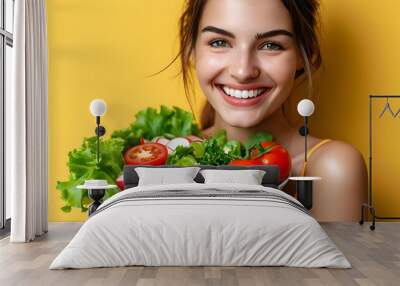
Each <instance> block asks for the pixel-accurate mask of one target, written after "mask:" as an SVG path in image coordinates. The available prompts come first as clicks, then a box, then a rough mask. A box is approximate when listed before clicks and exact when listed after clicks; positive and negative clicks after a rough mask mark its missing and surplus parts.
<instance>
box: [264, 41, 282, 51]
mask: <svg viewBox="0 0 400 286" xmlns="http://www.w3.org/2000/svg"><path fill="white" fill-rule="evenodd" d="M264 47H266V49H267V50H275V51H279V50H283V48H282V46H281V45H279V44H276V43H265V44H264V45H263V46H262V48H264Z"/></svg>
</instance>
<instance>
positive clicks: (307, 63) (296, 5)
mask: <svg viewBox="0 0 400 286" xmlns="http://www.w3.org/2000/svg"><path fill="white" fill-rule="evenodd" d="M281 1H282V3H283V5H285V7H286V9H287V10H288V11H289V14H290V17H291V19H292V23H293V28H294V37H295V41H296V43H297V46H298V47H299V49H300V52H301V55H302V58H303V62H304V68H302V69H301V70H298V71H296V75H295V78H298V77H300V76H301V75H303V74H306V78H307V80H308V92H309V94H312V73H313V72H314V71H316V70H318V68H319V67H320V66H321V64H322V57H321V51H320V44H319V41H318V31H319V29H318V24H319V21H318V16H319V0H302V1H298V0H281ZM206 3H207V0H185V6H184V11H183V14H182V16H181V18H180V20H179V39H180V41H179V42H180V51H179V53H178V55H177V56H176V57H175V58H174V60H173V61H172V62H171V63H170V64H169V65H168V66H167V67H166V68H168V67H169V66H170V65H171V64H172V63H173V62H175V60H176V59H177V58H178V57H180V59H181V74H182V79H183V84H184V88H185V94H186V98H187V99H188V102H189V104H190V107H191V108H192V98H191V94H193V75H192V69H191V67H192V63H191V55H192V51H193V50H194V47H195V45H196V40H197V35H198V30H199V24H200V19H201V16H202V13H203V10H204V7H205V4H206ZM163 70H165V69H163ZM282 108H284V106H283V105H282ZM192 111H193V108H192ZM214 119H215V110H214V108H213V107H212V106H211V104H210V103H209V102H208V101H207V102H206V104H205V106H204V108H203V110H202V113H201V116H200V124H201V128H202V129H206V128H208V127H210V126H212V125H213V124H214Z"/></svg>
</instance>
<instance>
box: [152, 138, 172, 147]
mask: <svg viewBox="0 0 400 286" xmlns="http://www.w3.org/2000/svg"><path fill="white" fill-rule="evenodd" d="M169 141H171V140H169V139H167V138H164V137H160V138H158V139H157V141H156V143H160V144H162V145H165V146H167V144H168V143H169Z"/></svg>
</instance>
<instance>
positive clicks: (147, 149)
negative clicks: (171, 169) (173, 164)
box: [124, 143, 168, 166]
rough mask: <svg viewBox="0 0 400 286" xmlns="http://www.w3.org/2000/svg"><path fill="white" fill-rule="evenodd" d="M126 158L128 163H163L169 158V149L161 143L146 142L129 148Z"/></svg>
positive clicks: (155, 164) (154, 164)
mask: <svg viewBox="0 0 400 286" xmlns="http://www.w3.org/2000/svg"><path fill="white" fill-rule="evenodd" d="M124 159H125V163H126V164H128V165H153V166H158V165H163V164H164V163H165V162H166V161H167V159H168V150H167V147H165V146H164V145H162V144H159V143H144V144H141V145H137V146H135V147H132V148H130V149H129V150H127V151H126V152H125V155H124Z"/></svg>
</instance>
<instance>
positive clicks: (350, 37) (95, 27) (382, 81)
mask: <svg viewBox="0 0 400 286" xmlns="http://www.w3.org/2000/svg"><path fill="white" fill-rule="evenodd" d="M182 3H183V0H169V1H161V0H146V1H144V0H142V1H139V0H135V1H131V0H114V1H105V0H85V1H81V0H47V14H48V40H49V136H50V137H49V144H50V150H49V157H50V158H49V160H50V161H49V164H50V168H49V220H51V221H80V220H84V219H85V218H86V214H83V213H80V211H73V212H72V213H69V214H64V213H63V212H61V211H60V207H62V206H63V203H62V201H61V199H60V195H59V192H58V191H57V190H56V188H55V186H56V181H57V180H65V179H66V178H67V176H68V173H67V167H66V162H67V154H68V152H69V151H70V150H72V149H73V148H76V147H79V146H80V144H81V142H82V138H83V137H85V136H91V135H94V127H95V126H94V123H95V122H94V118H93V117H92V116H91V115H90V113H89V109H88V107H89V103H90V101H91V100H92V99H94V98H103V99H105V100H106V101H107V103H108V107H109V109H108V112H107V115H106V116H105V117H104V120H103V123H104V125H105V126H106V128H107V130H108V131H109V133H111V131H112V130H115V129H120V128H124V127H127V126H128V124H129V123H130V122H132V120H133V115H134V114H135V113H136V112H137V111H138V110H140V109H142V108H145V107H147V106H154V107H158V106H159V105H161V104H166V105H170V106H172V105H176V106H179V107H182V108H185V109H187V110H189V105H188V104H187V102H186V99H185V96H184V92H183V86H182V84H181V82H180V79H179V78H175V77H174V76H175V74H176V73H177V72H178V71H179V70H178V68H179V67H178V65H174V66H173V67H172V68H171V69H168V70H167V71H165V72H163V73H162V74H160V75H157V76H155V77H152V78H147V77H146V75H149V74H151V73H154V72H157V71H159V70H160V69H161V68H163V67H164V66H165V65H167V64H168V63H169V62H170V60H171V59H172V58H173V57H174V56H175V53H176V51H177V47H178V38H177V20H178V17H179V14H180V11H181V6H182ZM366 3H368V4H366ZM382 3H385V5H382ZM399 10H400V2H399V1H397V0H386V1H384V2H382V1H365V0H352V1H346V0H324V1H322V19H323V29H322V49H323V57H324V61H325V63H324V67H323V69H322V70H321V72H319V74H318V75H317V76H316V91H317V93H318V94H319V98H318V100H317V101H316V104H317V111H316V114H315V115H314V116H313V117H312V121H311V128H312V131H313V133H314V134H315V135H316V136H319V137H322V138H326V137H329V138H335V139H340V140H344V141H346V142H349V143H351V144H353V145H354V146H356V147H357V148H358V149H359V150H360V151H361V152H362V153H363V154H364V157H365V158H366V159H367V156H368V95H369V94H395V93H396V92H397V93H398V94H400V79H399V78H398V73H397V69H398V66H399V64H400V55H399V52H398V51H399V50H400V37H398V35H399V31H400V19H399V17H398V15H397V13H396V11H399ZM197 91H198V92H197V94H199V96H198V102H199V104H198V107H200V106H201V102H202V95H201V92H200V90H199V89H198V88H197ZM296 94H297V95H298V96H297V98H299V97H300V96H301V94H303V93H302V88H300V89H299V90H298V91H297V92H296ZM299 95H300V96H299ZM297 98H296V97H293V100H292V101H293V102H292V103H294V104H293V105H292V108H291V110H292V111H294V110H295V103H296V102H297ZM393 105H394V106H396V110H397V108H398V107H400V100H398V101H393ZM381 106H383V105H379V107H378V108H377V111H375V113H379V110H378V109H379V108H381ZM296 119H297V117H294V118H293V121H295V120H296ZM385 120H386V121H387V122H389V124H386V125H384V124H383V123H384V121H382V120H381V121H379V124H382V125H381V126H380V127H379V130H380V131H382V132H383V133H381V134H380V135H379V136H377V140H379V142H381V143H378V144H377V145H376V146H377V148H376V150H377V151H379V152H380V153H379V156H380V157H379V160H380V161H379V162H380V163H379V164H380V165H379V166H378V167H381V170H382V168H383V167H384V168H385V173H383V172H381V173H377V178H376V179H374V181H375V183H374V185H376V187H377V188H378V191H377V192H376V196H375V199H376V203H377V209H378V213H379V214H380V215H400V210H398V207H397V213H396V204H397V205H398V204H399V202H400V192H396V189H398V187H396V186H397V185H398V184H396V183H395V182H393V181H392V178H395V176H396V172H395V170H396V168H397V167H396V166H400V160H398V159H399V158H398V156H399V155H396V150H395V147H396V144H395V142H396V141H398V139H400V138H399V137H400V135H397V134H400V132H398V133H396V132H397V131H396V132H393V128H399V129H398V130H399V131H400V127H397V126H396V124H395V123H393V122H396V120H387V119H385ZM384 136H388V137H386V138H391V139H390V142H391V144H389V145H390V147H391V148H392V149H388V150H387V151H385V150H384V146H386V145H384V144H382V142H383V141H384V140H385V139H384V138H385V137H384ZM390 136H392V137H390ZM387 142H389V139H387V140H386V143H387ZM386 143H385V144H386ZM397 153H400V152H398V151H397ZM381 155H382V156H381ZM377 160H378V159H377ZM396 161H397V164H396ZM377 162H378V161H377ZM376 170H377V171H378V169H376ZM374 172H375V171H374Z"/></svg>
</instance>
